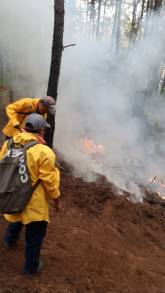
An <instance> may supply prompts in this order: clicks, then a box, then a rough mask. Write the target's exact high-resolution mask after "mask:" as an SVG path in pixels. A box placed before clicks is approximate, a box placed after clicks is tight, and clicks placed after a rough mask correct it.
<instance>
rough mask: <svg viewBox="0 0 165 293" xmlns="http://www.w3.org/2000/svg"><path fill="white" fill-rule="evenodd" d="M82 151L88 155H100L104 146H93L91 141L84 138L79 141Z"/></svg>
mask: <svg viewBox="0 0 165 293" xmlns="http://www.w3.org/2000/svg"><path fill="white" fill-rule="evenodd" d="M81 142H82V145H83V148H84V150H85V151H86V152H87V153H89V154H102V153H103V152H104V146H103V145H102V144H95V143H94V141H93V139H90V138H88V137H84V138H82V139H81Z"/></svg>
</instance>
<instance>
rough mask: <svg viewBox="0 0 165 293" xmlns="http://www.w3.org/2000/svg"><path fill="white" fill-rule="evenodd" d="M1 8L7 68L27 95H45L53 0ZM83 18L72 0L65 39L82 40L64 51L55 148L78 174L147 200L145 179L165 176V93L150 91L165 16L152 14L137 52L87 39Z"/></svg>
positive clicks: (163, 42)
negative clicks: (93, 148)
mask: <svg viewBox="0 0 165 293" xmlns="http://www.w3.org/2000/svg"><path fill="white" fill-rule="evenodd" d="M78 2H80V1H78V0H77V3H78ZM0 7H1V10H0V22H1V31H2V32H3V33H1V34H0V52H1V57H3V58H1V60H2V61H3V74H7V75H8V76H7V77H8V79H9V80H8V82H9V84H10V85H11V86H12V88H13V89H14V90H15V91H16V92H17V93H18V94H19V95H23V96H28V95H30V96H35V95H45V93H46V90H47V81H48V75H49V66H50V57H51V45H52V44H51V42H52V33H53V0H47V1H44V0H35V1H32V0H12V1H10V0H0ZM80 20H81V21H82V17H80V11H79V10H78V7H77V6H76V5H75V1H74V0H72V1H71V0H70V1H66V15H65V34H64V45H68V44H70V43H76V44H77V45H76V46H75V47H70V48H67V49H65V50H64V52H63V58H62V69H61V76H60V86H59V96H58V101H57V115H56V134H55V138H54V144H55V147H56V148H57V149H58V151H59V152H60V153H61V155H62V156H63V157H64V158H65V160H67V161H68V162H69V163H70V164H71V165H72V166H73V169H74V174H75V175H76V176H82V177H83V178H84V179H85V180H95V179H96V177H97V176H96V175H95V174H97V173H99V174H103V175H105V176H106V177H107V179H108V180H110V181H112V182H113V183H114V184H116V186H118V187H119V188H121V189H124V190H128V191H130V192H132V193H134V194H135V195H136V198H137V199H138V200H141V198H142V196H143V195H142V194H141V191H140V189H139V188H138V185H139V184H140V183H146V182H147V179H148V178H149V177H154V175H157V176H159V177H160V178H161V179H164V170H165V167H164V166H165V159H164V158H165V151H164V143H165V127H164V125H165V124H164V122H165V121H164V120H165V118H164V117H165V106H164V100H163V98H162V97H161V96H158V95H157V94H156V93H155V94H153V93H152V95H149V94H146V93H148V91H149V88H150V85H151V84H153V85H154V84H155V83H156V82H157V80H156V79H155V76H158V72H159V69H160V64H161V62H162V60H163V58H164V51H165V50H164V49H165V34H164V30H165V21H164V19H163V17H162V14H158V15H157V16H155V18H154V19H153V16H152V17H150V18H149V19H148V20H147V21H146V24H144V23H143V24H142V27H141V29H140V34H139V37H138V41H137V42H136V43H135V44H133V45H131V46H130V49H129V51H128V50H127V49H124V48H123V49H122V50H120V52H119V53H118V54H117V55H114V54H112V51H111V43H110V39H106V38H105V37H104V39H99V40H98V41H97V40H92V39H89V38H87V36H86V34H85V31H86V30H85V29H84V27H83V26H82V22H81V21H80ZM153 24H154V25H153ZM125 42H126V41H125ZM124 47H125V48H126V47H128V46H127V45H126V44H124ZM1 67H2V66H1ZM154 74H155V76H154ZM84 137H88V138H89V139H92V140H93V141H94V143H95V144H101V145H103V146H104V152H103V153H102V154H101V155H100V156H99V159H98V160H95V159H93V156H92V155H91V154H88V153H87V152H86V151H85V150H84V147H83V143H82V139H83V138H84Z"/></svg>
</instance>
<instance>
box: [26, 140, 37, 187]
mask: <svg viewBox="0 0 165 293" xmlns="http://www.w3.org/2000/svg"><path fill="white" fill-rule="evenodd" d="M36 144H39V142H38V141H36V140H31V141H29V142H27V143H26V144H24V146H23V148H24V153H25V162H26V151H27V150H28V149H30V148H31V147H32V146H34V145H36ZM40 182H41V180H40V179H38V180H37V182H36V183H35V184H34V186H33V192H34V190H35V189H36V188H37V187H38V185H39V183H40Z"/></svg>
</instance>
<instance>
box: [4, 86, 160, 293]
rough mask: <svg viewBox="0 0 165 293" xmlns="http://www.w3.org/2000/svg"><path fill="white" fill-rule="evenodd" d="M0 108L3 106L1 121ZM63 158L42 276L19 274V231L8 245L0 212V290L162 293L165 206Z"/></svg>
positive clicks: (34, 292) (20, 266) (46, 242)
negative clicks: (121, 190)
mask: <svg viewBox="0 0 165 293" xmlns="http://www.w3.org/2000/svg"><path fill="white" fill-rule="evenodd" d="M2 91H3V95H2ZM0 97H1V101H2V99H4V97H5V95H4V89H3V90H2V89H1V93H0ZM4 113H5V112H4V109H2V108H1V115H0V119H1V121H0V122H1V124H0V125H1V127H2V125H3V124H4V121H5V120H4V119H5V118H4V117H5V116H4ZM61 164H62V166H63V168H64V170H62V171H61V178H62V179H61V200H62V204H63V209H62V210H61V211H60V212H59V214H55V213H54V210H53V207H52V206H51V207H50V210H51V224H50V225H49V229H48V233H47V236H46V241H45V243H44V247H43V250H42V256H43V260H44V270H43V272H42V274H41V275H40V276H37V277H35V278H31V277H29V278H27V277H26V278H25V277H23V276H22V275H21V274H20V272H21V269H22V265H23V245H24V241H23V240H24V239H23V235H22V237H21V239H20V241H19V243H18V246H17V247H16V248H15V249H13V250H11V251H8V250H6V249H5V248H4V245H3V235H4V231H5V227H6V225H7V223H6V221H5V220H4V219H3V217H2V216H1V218H0V222H1V225H0V237H1V241H0V251H1V256H0V267H1V270H0V293H20V292H22V293H164V292H165V220H164V219H165V208H164V207H163V206H161V205H158V204H154V205H151V204H149V203H144V204H140V203H139V204H133V203H131V202H130V201H129V200H127V198H126V197H124V196H119V195H117V194H115V192H114V191H113V188H112V186H111V184H110V183H108V182H107V181H106V180H105V178H103V177H100V178H98V181H97V182H95V183H87V182H83V180H82V179H80V178H74V177H73V176H72V174H71V173H70V170H69V168H68V166H67V164H64V163H61Z"/></svg>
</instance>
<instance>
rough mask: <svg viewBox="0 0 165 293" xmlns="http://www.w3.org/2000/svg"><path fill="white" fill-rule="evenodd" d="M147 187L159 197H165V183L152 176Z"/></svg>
mask: <svg viewBox="0 0 165 293" xmlns="http://www.w3.org/2000/svg"><path fill="white" fill-rule="evenodd" d="M148 182H149V184H148V186H147V189H150V190H153V191H154V192H155V194H156V195H158V196H159V197H160V198H162V199H165V183H164V182H163V181H161V180H159V179H158V178H157V176H154V177H153V178H150V179H149V180H148Z"/></svg>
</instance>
